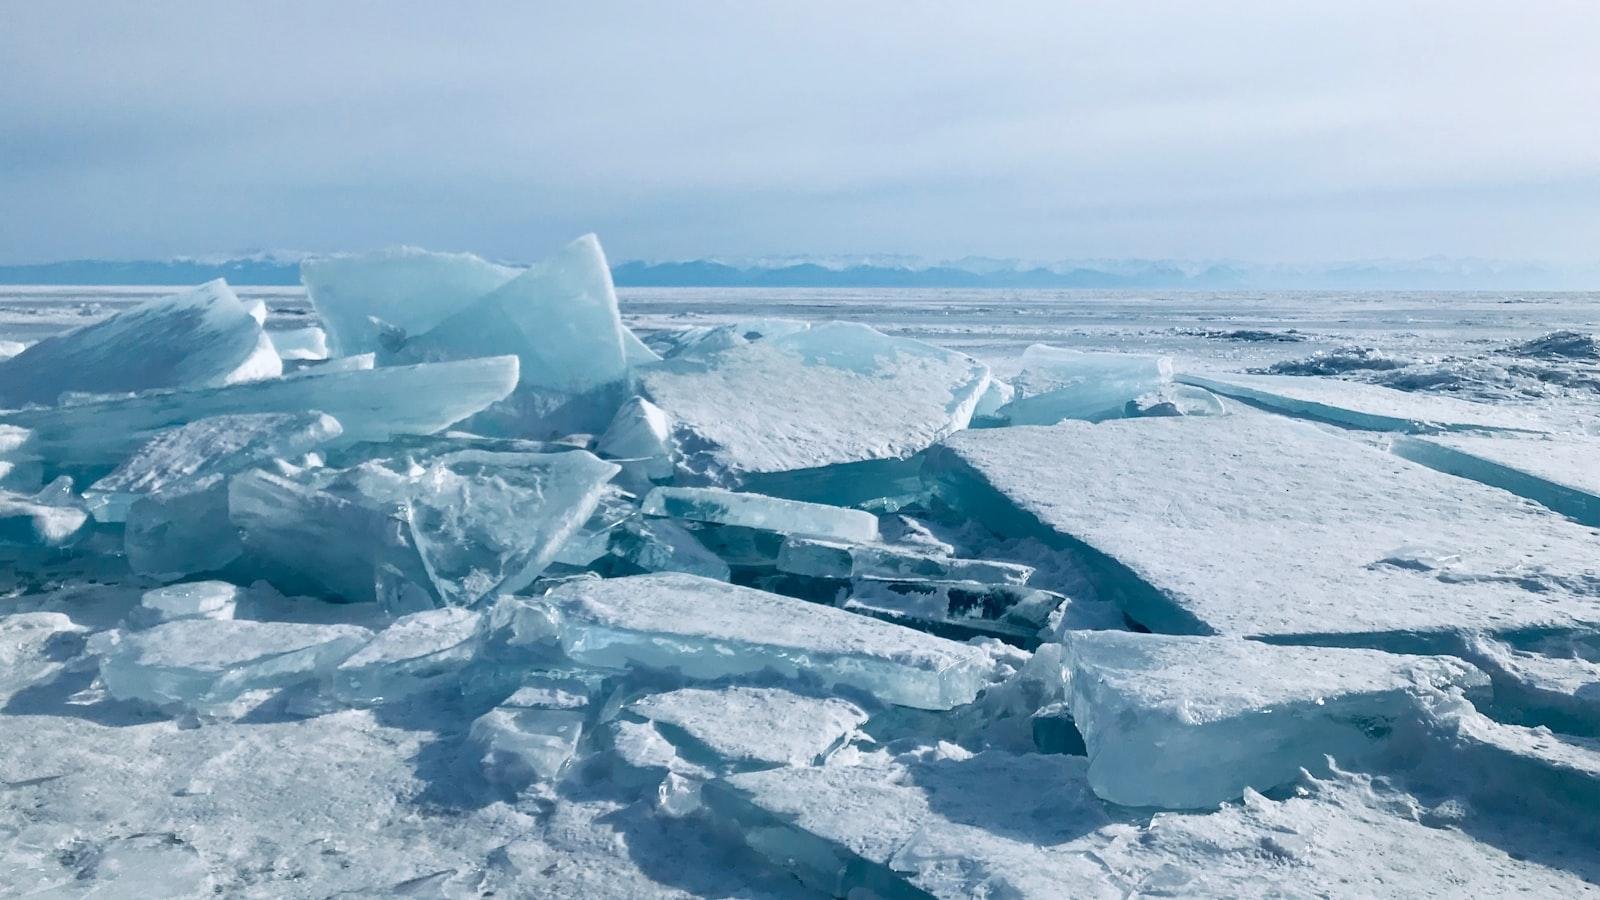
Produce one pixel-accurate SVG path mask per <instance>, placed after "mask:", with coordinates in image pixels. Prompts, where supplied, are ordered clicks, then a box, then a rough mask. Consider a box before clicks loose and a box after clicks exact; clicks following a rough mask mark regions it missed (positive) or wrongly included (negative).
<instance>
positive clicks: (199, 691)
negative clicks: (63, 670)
mask: <svg viewBox="0 0 1600 900" xmlns="http://www.w3.org/2000/svg"><path fill="white" fill-rule="evenodd" d="M371 638H372V632H370V631H368V630H367V629H365V628H360V627H357V626H355V625H304V624H300V623H295V622H249V621H235V620H227V619H181V620H178V621H174V622H167V623H165V624H162V625H157V626H156V627H154V628H151V629H149V630H148V631H135V632H128V633H115V632H107V633H104V634H103V635H97V636H96V640H95V641H91V643H90V649H91V650H96V651H99V652H100V653H101V654H102V655H101V658H100V677H101V678H102V679H103V680H104V681H105V685H106V690H107V691H108V692H109V693H110V694H111V696H113V697H115V698H117V699H119V700H139V701H143V702H145V703H149V704H151V705H154V706H157V707H162V708H180V709H184V710H187V711H191V712H195V713H198V714H200V715H217V714H221V713H223V712H224V711H225V710H226V709H227V707H228V706H229V705H230V704H232V703H234V702H235V701H237V700H239V699H240V698H241V697H243V696H244V695H245V694H248V693H251V692H255V691H260V690H268V689H276V688H283V687H288V686H290V685H293V684H298V683H301V682H305V681H311V680H315V679H317V678H320V677H323V676H325V675H327V674H328V673H329V672H330V671H331V670H332V669H333V668H334V666H337V665H338V664H339V663H340V661H342V660H344V659H345V658H346V657H348V656H350V655H351V654H352V653H354V652H355V651H356V650H358V649H360V648H361V646H362V645H363V644H365V643H367V641H369V640H371Z"/></svg>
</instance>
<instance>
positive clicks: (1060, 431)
mask: <svg viewBox="0 0 1600 900" xmlns="http://www.w3.org/2000/svg"><path fill="white" fill-rule="evenodd" d="M928 475H929V477H930V479H932V481H933V482H934V483H935V485H936V489H937V490H938V492H939V494H940V495H941V497H943V498H944V499H945V501H946V502H948V503H950V504H951V505H952V506H954V507H955V508H957V509H960V510H962V511H964V512H966V513H967V514H968V515H970V516H972V517H974V518H976V519H978V520H979V521H981V522H983V523H984V524H986V525H987V526H989V527H990V528H991V529H993V530H995V531H996V532H998V533H1000V534H1003V535H1007V536H1011V537H1035V538H1039V539H1041V540H1043V541H1045V542H1046V543H1048V544H1050V545H1052V546H1055V547H1057V548H1060V549H1063V550H1065V551H1069V552H1071V553H1072V554H1074V556H1076V557H1077V558H1079V559H1080V560H1081V561H1082V563H1083V564H1084V566H1085V569H1086V572H1087V574H1088V575H1089V576H1090V578H1091V580H1092V581H1093V583H1094V587H1095V589H1096V591H1097V593H1098V594H1099V595H1100V596H1102V597H1105V598H1108V599H1112V600H1114V601H1115V602H1117V603H1118V605H1120V606H1121V607H1122V609H1123V611H1124V612H1126V613H1127V615H1128V616H1130V617H1131V618H1132V619H1133V620H1134V621H1136V622H1139V623H1141V624H1143V625H1144V626H1146V627H1148V628H1150V629H1152V630H1154V631H1159V632H1168V633H1180V634H1208V633H1215V634H1231V635H1241V636H1260V637H1266V638H1271V639H1274V640H1289V639H1292V640H1295V641H1298V642H1311V643H1336V644H1345V645H1356V646H1372V647H1379V648H1384V649H1396V650H1420V649H1424V648H1429V647H1434V648H1436V647H1439V646H1446V647H1457V646H1459V643H1460V634H1461V632H1462V631H1463V630H1473V629H1482V630H1485V631H1488V632H1491V633H1517V632H1524V631H1530V630H1551V631H1572V630H1590V629H1592V628H1594V627H1595V625H1597V624H1600V609H1597V607H1596V604H1595V598H1596V597H1597V596H1600V566H1597V564H1596V562H1595V558H1594V552H1593V547H1594V537H1593V535H1592V533H1591V532H1589V531H1588V530H1587V529H1585V528H1583V527H1581V526H1578V525H1576V524H1573V523H1571V522H1568V521H1566V520H1565V519H1562V518H1560V517H1558V516H1553V515H1550V514H1549V513H1547V512H1545V511H1543V510H1540V509H1537V508H1533V507H1531V506H1530V505H1529V504H1528V503H1526V502H1525V501H1522V500H1521V499H1519V498H1516V497H1513V496H1510V495H1508V494H1506V493H1504V492H1502V491H1498V490H1495V489H1493V488H1488V487H1485V486H1483V485H1480V484H1477V483H1475V482H1472V481H1467V480H1465V479H1460V478H1454V477H1452V476H1449V475H1444V474H1441V473H1439V472H1435V471H1433V470H1431V469H1428V468H1425V467H1423V466H1418V465H1415V464H1412V463H1409V462H1406V461H1405V460H1402V459H1398V458H1396V457H1395V456H1393V455H1392V454H1389V453H1385V452H1383V451H1381V450H1378V449H1374V448H1370V447H1366V446H1363V445H1361V444H1359V443H1356V442H1354V441H1351V440H1348V439H1346V438H1344V437H1341V436H1339V435H1336V434H1330V433H1328V432H1326V431H1324V430H1322V429H1321V428H1319V427H1317V426H1314V425H1310V424H1306V423H1302V422H1295V421H1292V420H1288V419H1283V418H1279V417H1276V416H1271V415H1267V414H1263V413H1256V412H1252V411H1249V410H1245V411H1241V413H1239V414H1237V415H1230V416H1224V417H1180V418H1164V419H1163V418H1158V419H1132V420H1119V421H1112V422H1104V423H1101V424H1098V425H1089V424H1085V423H1076V422H1064V423H1062V424H1060V425H1056V426H1053V427H1050V428H1026V427H1024V428H1002V429H988V430H982V431H969V432H963V433H962V434H958V435H954V436H952V437H951V438H950V439H949V440H947V441H946V442H945V444H944V445H943V446H941V447H939V448H936V450H935V452H933V453H931V454H930V457H929V469H928ZM1330 610H1337V611H1338V614H1337V615H1331V614H1330V613H1329V611H1330Z"/></svg>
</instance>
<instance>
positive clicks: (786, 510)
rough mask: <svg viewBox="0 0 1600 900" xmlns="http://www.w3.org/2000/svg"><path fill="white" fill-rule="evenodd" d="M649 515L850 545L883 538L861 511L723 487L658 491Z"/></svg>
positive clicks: (873, 519)
mask: <svg viewBox="0 0 1600 900" xmlns="http://www.w3.org/2000/svg"><path fill="white" fill-rule="evenodd" d="M643 509H644V513H645V515H647V516H666V517H671V518H674V519H687V520H689V521H691V522H711V523H715V524H718V525H737V526H741V527H744V528H758V529H761V530H763V531H774V532H778V533H780V534H809V535H819V536H823V537H832V538H839V539H842V540H846V541H875V540H877V539H878V517H877V516H874V515H872V514H871V513H868V512H862V511H861V510H859V509H842V508H840V507H837V506H827V505H824V504H821V503H802V502H800V501H798V500H782V499H779V498H777V497H767V496H764V495H762V494H749V493H741V492H736V491H725V490H722V489H720V488H678V487H658V488H655V489H654V490H652V491H651V492H650V493H649V494H648V495H646V496H645V498H644V506H643Z"/></svg>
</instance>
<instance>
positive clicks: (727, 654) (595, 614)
mask: <svg viewBox="0 0 1600 900" xmlns="http://www.w3.org/2000/svg"><path fill="white" fill-rule="evenodd" d="M503 602H504V601H503ZM546 617H548V619H549V622H548V624H546ZM512 620H513V624H512V627H513V628H517V629H519V630H521V631H522V632H524V633H526V634H530V635H531V634H538V633H540V632H541V631H542V632H544V633H548V634H549V635H550V636H551V637H554V638H555V639H556V640H557V641H558V642H559V644H560V646H561V648H562V649H563V650H564V651H565V653H566V654H567V655H568V656H569V657H571V658H572V659H573V660H575V661H577V662H580V663H583V664H585V665H592V666H600V667H606V668H618V669H627V668H634V667H647V668H653V669H663V670H675V671H678V672H679V673H681V674H682V675H683V676H685V677H689V678H695V679H714V678H720V677H724V676H728V675H739V674H745V673H753V672H760V671H763V670H767V669H771V670H773V671H774V672H776V673H778V674H779V675H782V676H784V677H787V678H795V679H799V678H804V679H807V680H815V681H819V682H821V683H822V684H826V685H843V686H847V687H851V688H855V689H858V690H862V691H865V692H867V693H869V694H872V695H874V696H876V697H878V698H879V699H880V700H883V701H885V702H887V703H894V704H899V705H903V706H912V707H918V708H922V709H949V708H951V707H953V706H959V705H961V704H963V703H969V702H971V701H972V698H973V697H974V696H976V695H977V692H978V691H979V690H980V689H982V688H983V686H984V685H985V684H987V683H988V679H989V677H990V675H991V672H992V669H993V663H992V662H991V660H990V659H989V657H988V656H987V654H985V653H984V652H983V651H981V650H979V649H976V648H973V647H969V646H967V645H964V644H957V643H955V642H953V641H947V640H943V639H941V638H937V637H933V636H931V635H926V634H922V633H919V632H916V631H912V630H911V629H909V628H902V627H900V626H897V625H892V624H889V623H886V622H879V621H876V620H874V619H870V618H867V617H864V616H857V615H853V614H851V613H848V612H845V611H843V610H838V609H833V608H830V607H824V606H819V605H816V604H812V603H807V602H806V601H804V600H796V599H794V598H791V597H784V596H781V595H778V594H770V593H767V592H765V591H758V590H753V589H751V588H745V587H737V586H734V585H730V584H724V583H722V582H719V581H712V580H710V579H707V578H699V577H696V576H693V575H682V574H675V573H673V574H655V575H637V576H633V577H629V578H610V579H605V580H599V581H578V582H571V583H568V584H564V585H562V586H560V587H558V588H556V589H555V590H553V591H551V592H550V593H549V594H547V595H546V596H545V597H544V598H543V601H540V602H534V603H530V604H528V605H526V606H524V607H521V608H520V609H519V610H518V611H517V614H516V615H514V616H513V617H512Z"/></svg>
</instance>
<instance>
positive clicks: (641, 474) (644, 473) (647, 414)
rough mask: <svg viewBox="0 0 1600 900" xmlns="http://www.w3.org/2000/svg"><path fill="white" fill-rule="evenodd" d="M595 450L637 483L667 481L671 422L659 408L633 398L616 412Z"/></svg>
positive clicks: (670, 448) (670, 475)
mask: <svg viewBox="0 0 1600 900" xmlns="http://www.w3.org/2000/svg"><path fill="white" fill-rule="evenodd" d="M595 451H596V452H597V453H599V454H600V455H601V456H603V457H605V458H607V459H611V460H615V461H617V462H618V463H621V464H622V467H623V469H624V470H625V471H628V472H630V473H632V474H633V475H634V477H635V480H636V481H638V482H641V483H643V482H649V481H652V480H664V479H667V478H671V477H672V423H671V422H670V421H669V420H668V419H667V414H666V413H664V412H662V411H661V408H660V407H658V406H656V405H655V404H654V403H651V402H650V401H649V400H646V399H644V398H643V397H634V398H632V399H630V400H629V401H628V402H627V403H624V404H622V408H621V409H619V410H617V414H616V415H615V416H614V417H612V419H611V424H610V425H608V426H606V430H605V433H604V434H601V435H600V440H599V442H598V443H597V444H595Z"/></svg>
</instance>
